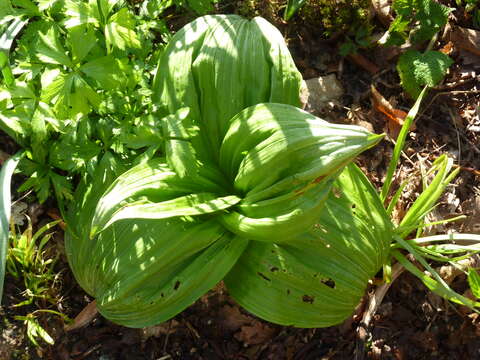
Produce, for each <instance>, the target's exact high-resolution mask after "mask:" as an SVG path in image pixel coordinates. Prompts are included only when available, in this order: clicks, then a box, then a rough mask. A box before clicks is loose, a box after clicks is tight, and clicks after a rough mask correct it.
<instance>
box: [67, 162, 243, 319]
mask: <svg viewBox="0 0 480 360" xmlns="http://www.w3.org/2000/svg"><path fill="white" fill-rule="evenodd" d="M115 168H116V165H114V162H113V163H112V156H111V155H109V156H106V157H104V159H102V161H101V165H100V167H98V168H97V173H96V174H95V176H94V177H93V178H92V180H93V183H91V182H89V181H88V179H86V181H85V182H83V183H82V185H81V186H80V187H79V189H78V190H77V192H76V194H75V196H76V201H75V207H74V208H73V209H72V210H71V213H70V215H69V217H68V219H69V221H68V224H69V226H68V228H67V229H68V231H67V235H66V240H65V246H66V252H67V256H68V259H69V263H70V266H71V267H72V270H73V272H74V274H75V277H76V279H77V281H78V282H79V283H80V284H81V286H82V287H83V288H84V289H85V290H86V291H87V292H88V293H89V294H90V295H92V296H94V297H95V298H96V300H97V306H98V308H99V310H100V312H101V313H102V314H103V315H104V316H105V317H107V318H109V319H111V320H112V321H115V322H117V323H120V324H123V325H125V326H130V327H144V326H148V325H153V324H157V323H159V322H162V321H165V320H168V319H169V318H171V317H172V316H174V315H176V314H177V313H179V312H181V311H182V310H183V309H185V308H186V307H187V306H189V305H190V304H192V303H193V302H194V301H195V300H197V299H198V298H199V297H200V296H201V295H203V294H204V293H205V292H206V291H208V290H209V289H210V288H212V287H213V286H214V285H215V284H216V283H217V282H218V281H220V280H221V279H222V278H223V277H224V275H225V274H226V273H227V272H228V271H229V270H230V268H231V267H232V266H233V264H234V263H235V262H236V260H237V259H238V257H239V256H240V254H241V253H242V252H243V249H244V248H245V246H246V245H247V241H245V240H242V239H239V238H235V237H233V236H232V235H230V234H228V233H226V232H225V230H224V229H223V228H222V227H221V226H220V225H219V224H218V223H216V222H215V220H213V219H212V220H209V221H204V222H198V221H194V220H192V219H188V218H182V219H181V218H172V219H165V220H136V221H131V220H122V221H119V222H117V223H115V224H113V225H112V226H111V227H109V228H107V229H106V230H105V231H104V232H102V233H100V234H99V235H98V236H97V237H95V238H93V239H90V238H89V237H88V235H87V233H88V232H89V228H90V227H89V224H90V223H91V219H92V216H93V213H94V212H93V209H94V208H95V206H96V205H97V202H98V198H99V196H100V195H101V193H102V192H103V191H104V190H105V187H106V186H108V185H109V184H110V183H111V182H112V181H113V179H114V176H115V173H116V172H117V170H115ZM144 169H145V171H148V167H144ZM151 186H155V182H152V184H151ZM167 190H168V189H167ZM107 243H110V244H111V246H105V245H106V244H107Z"/></svg>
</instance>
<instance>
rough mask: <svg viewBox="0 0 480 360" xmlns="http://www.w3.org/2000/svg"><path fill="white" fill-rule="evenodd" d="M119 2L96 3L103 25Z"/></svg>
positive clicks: (105, 1) (112, 0) (102, 0)
mask: <svg viewBox="0 0 480 360" xmlns="http://www.w3.org/2000/svg"><path fill="white" fill-rule="evenodd" d="M121 2H122V0H99V1H98V2H97V4H98V9H99V10H100V14H101V16H102V17H103V23H106V22H107V19H108V18H109V16H110V13H111V12H112V10H113V8H114V7H115V5H117V4H118V3H121Z"/></svg>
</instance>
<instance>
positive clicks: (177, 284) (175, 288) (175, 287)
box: [173, 280, 180, 290]
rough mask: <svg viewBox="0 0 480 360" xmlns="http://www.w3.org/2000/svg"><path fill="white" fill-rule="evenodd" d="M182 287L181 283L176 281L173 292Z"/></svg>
mask: <svg viewBox="0 0 480 360" xmlns="http://www.w3.org/2000/svg"><path fill="white" fill-rule="evenodd" d="M179 287H180V281H178V280H177V281H176V282H175V285H174V286H173V290H178V288H179Z"/></svg>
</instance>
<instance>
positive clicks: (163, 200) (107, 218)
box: [91, 159, 239, 236]
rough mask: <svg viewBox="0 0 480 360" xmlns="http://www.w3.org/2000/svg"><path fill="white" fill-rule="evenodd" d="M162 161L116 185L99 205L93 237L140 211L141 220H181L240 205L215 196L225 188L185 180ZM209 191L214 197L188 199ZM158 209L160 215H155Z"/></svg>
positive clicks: (139, 168)
mask: <svg viewBox="0 0 480 360" xmlns="http://www.w3.org/2000/svg"><path fill="white" fill-rule="evenodd" d="M161 161H162V159H157V160H152V161H148V162H146V163H144V164H140V165H137V166H135V167H133V168H131V169H130V170H129V171H127V172H125V173H124V174H122V175H121V176H120V177H118V179H117V180H116V181H115V182H113V184H112V185H111V187H110V188H109V189H108V190H107V191H106V192H105V193H104V194H103V195H102V197H101V198H100V199H99V201H98V205H97V207H96V209H95V214H94V215H93V220H92V234H91V236H94V235H95V234H96V233H98V232H100V231H101V230H103V229H104V228H105V227H106V226H108V225H107V224H110V223H113V222H114V221H116V219H115V216H118V218H119V219H121V218H122V217H125V216H126V217H130V218H132V217H135V210H136V209H138V216H137V217H139V218H143V217H150V218H152V217H153V218H155V217H156V218H164V217H171V216H181V214H182V212H185V215H197V214H202V213H209V212H214V211H218V210H221V209H225V208H226V207H230V206H232V205H233V204H235V203H237V202H238V201H239V199H238V198H237V197H235V196H231V197H226V198H224V199H222V197H218V199H217V196H213V195H211V194H212V193H215V192H216V193H218V192H221V191H222V190H221V188H219V187H216V186H215V185H214V184H212V185H210V187H206V186H205V184H201V183H197V182H196V181H195V179H194V180H192V179H181V178H179V177H178V176H177V174H176V173H175V172H173V171H172V170H171V169H170V168H169V167H168V166H167V165H166V164H165V163H162V162H161ZM202 185H203V186H202ZM206 190H210V194H208V195H207V194H205V195H203V196H200V197H198V195H194V196H193V197H192V196H190V197H189V196H187V195H192V194H198V193H200V192H205V191H206ZM179 198H180V199H179ZM175 199H179V200H177V201H178V202H176V201H171V200H175ZM127 200H128V201H127ZM126 201H127V202H126ZM155 204H156V205H155ZM175 205H177V206H179V209H178V210H175ZM130 206H131V207H132V210H133V214H130V215H129V214H128V213H129V212H130V211H132V210H130V209H129V207H130ZM139 206H140V208H139ZM156 206H157V210H158V211H155V207H156ZM142 207H143V210H144V211H143V212H142V211H141V210H142ZM145 211H146V212H145ZM152 211H153V213H152ZM163 211H165V215H164V216H162V212H163ZM122 213H123V214H122ZM148 213H150V215H148ZM116 214H117V215H116ZM155 214H156V215H155ZM140 215H141V216H140ZM147 215H148V216H147Z"/></svg>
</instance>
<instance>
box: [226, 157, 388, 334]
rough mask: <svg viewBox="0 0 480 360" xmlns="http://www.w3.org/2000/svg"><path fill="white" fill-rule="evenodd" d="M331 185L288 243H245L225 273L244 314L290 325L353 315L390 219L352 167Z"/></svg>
mask: <svg viewBox="0 0 480 360" xmlns="http://www.w3.org/2000/svg"><path fill="white" fill-rule="evenodd" d="M334 186H335V188H336V190H333V191H332V193H331V194H330V196H329V199H328V200H327V202H326V204H325V208H324V210H323V212H322V213H321V215H320V216H319V217H318V221H317V223H316V224H315V225H314V226H312V227H311V228H309V229H308V230H307V232H306V233H305V234H303V235H300V236H298V237H297V238H296V239H295V240H293V241H290V242H288V243H266V242H255V241H251V242H250V243H249V246H248V248H247V250H246V251H245V252H244V254H243V255H242V257H241V258H240V259H239V261H238V262H237V263H236V264H235V266H234V267H233V269H232V270H231V271H230V272H229V274H228V275H227V276H226V278H225V284H226V285H227V288H228V291H229V294H230V295H231V296H232V297H233V298H234V299H235V300H236V301H237V302H238V303H239V304H240V305H241V306H243V307H244V308H245V309H247V310H248V311H249V312H251V313H253V314H255V315H257V316H259V317H261V318H263V319H265V320H267V321H272V322H274V323H277V324H282V325H286V326H297V327H325V326H331V325H334V324H338V323H340V322H342V321H343V320H344V319H346V318H347V317H348V316H350V315H351V314H352V312H353V311H354V309H355V307H356V306H357V305H358V303H359V302H360V299H361V298H362V297H363V295H364V292H365V289H366V287H367V285H368V280H369V279H371V278H372V277H373V276H375V274H376V273H377V272H378V271H379V269H380V268H381V267H382V265H383V264H384V263H385V261H386V259H387V256H388V253H389V245H390V242H391V239H392V235H393V234H392V224H391V222H390V220H389V218H388V215H387V214H386V212H385V210H384V208H383V206H382V203H381V202H380V199H379V197H378V195H377V193H376V190H375V189H374V188H373V186H372V185H371V184H370V182H369V181H368V179H367V178H366V177H365V175H363V174H362V172H361V171H360V170H359V169H358V168H357V167H356V166H355V165H349V166H348V167H347V168H346V169H345V170H344V172H343V173H342V174H341V175H340V177H339V179H338V180H337V182H336V183H335V185H334ZM272 240H273V241H275V239H272Z"/></svg>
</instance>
